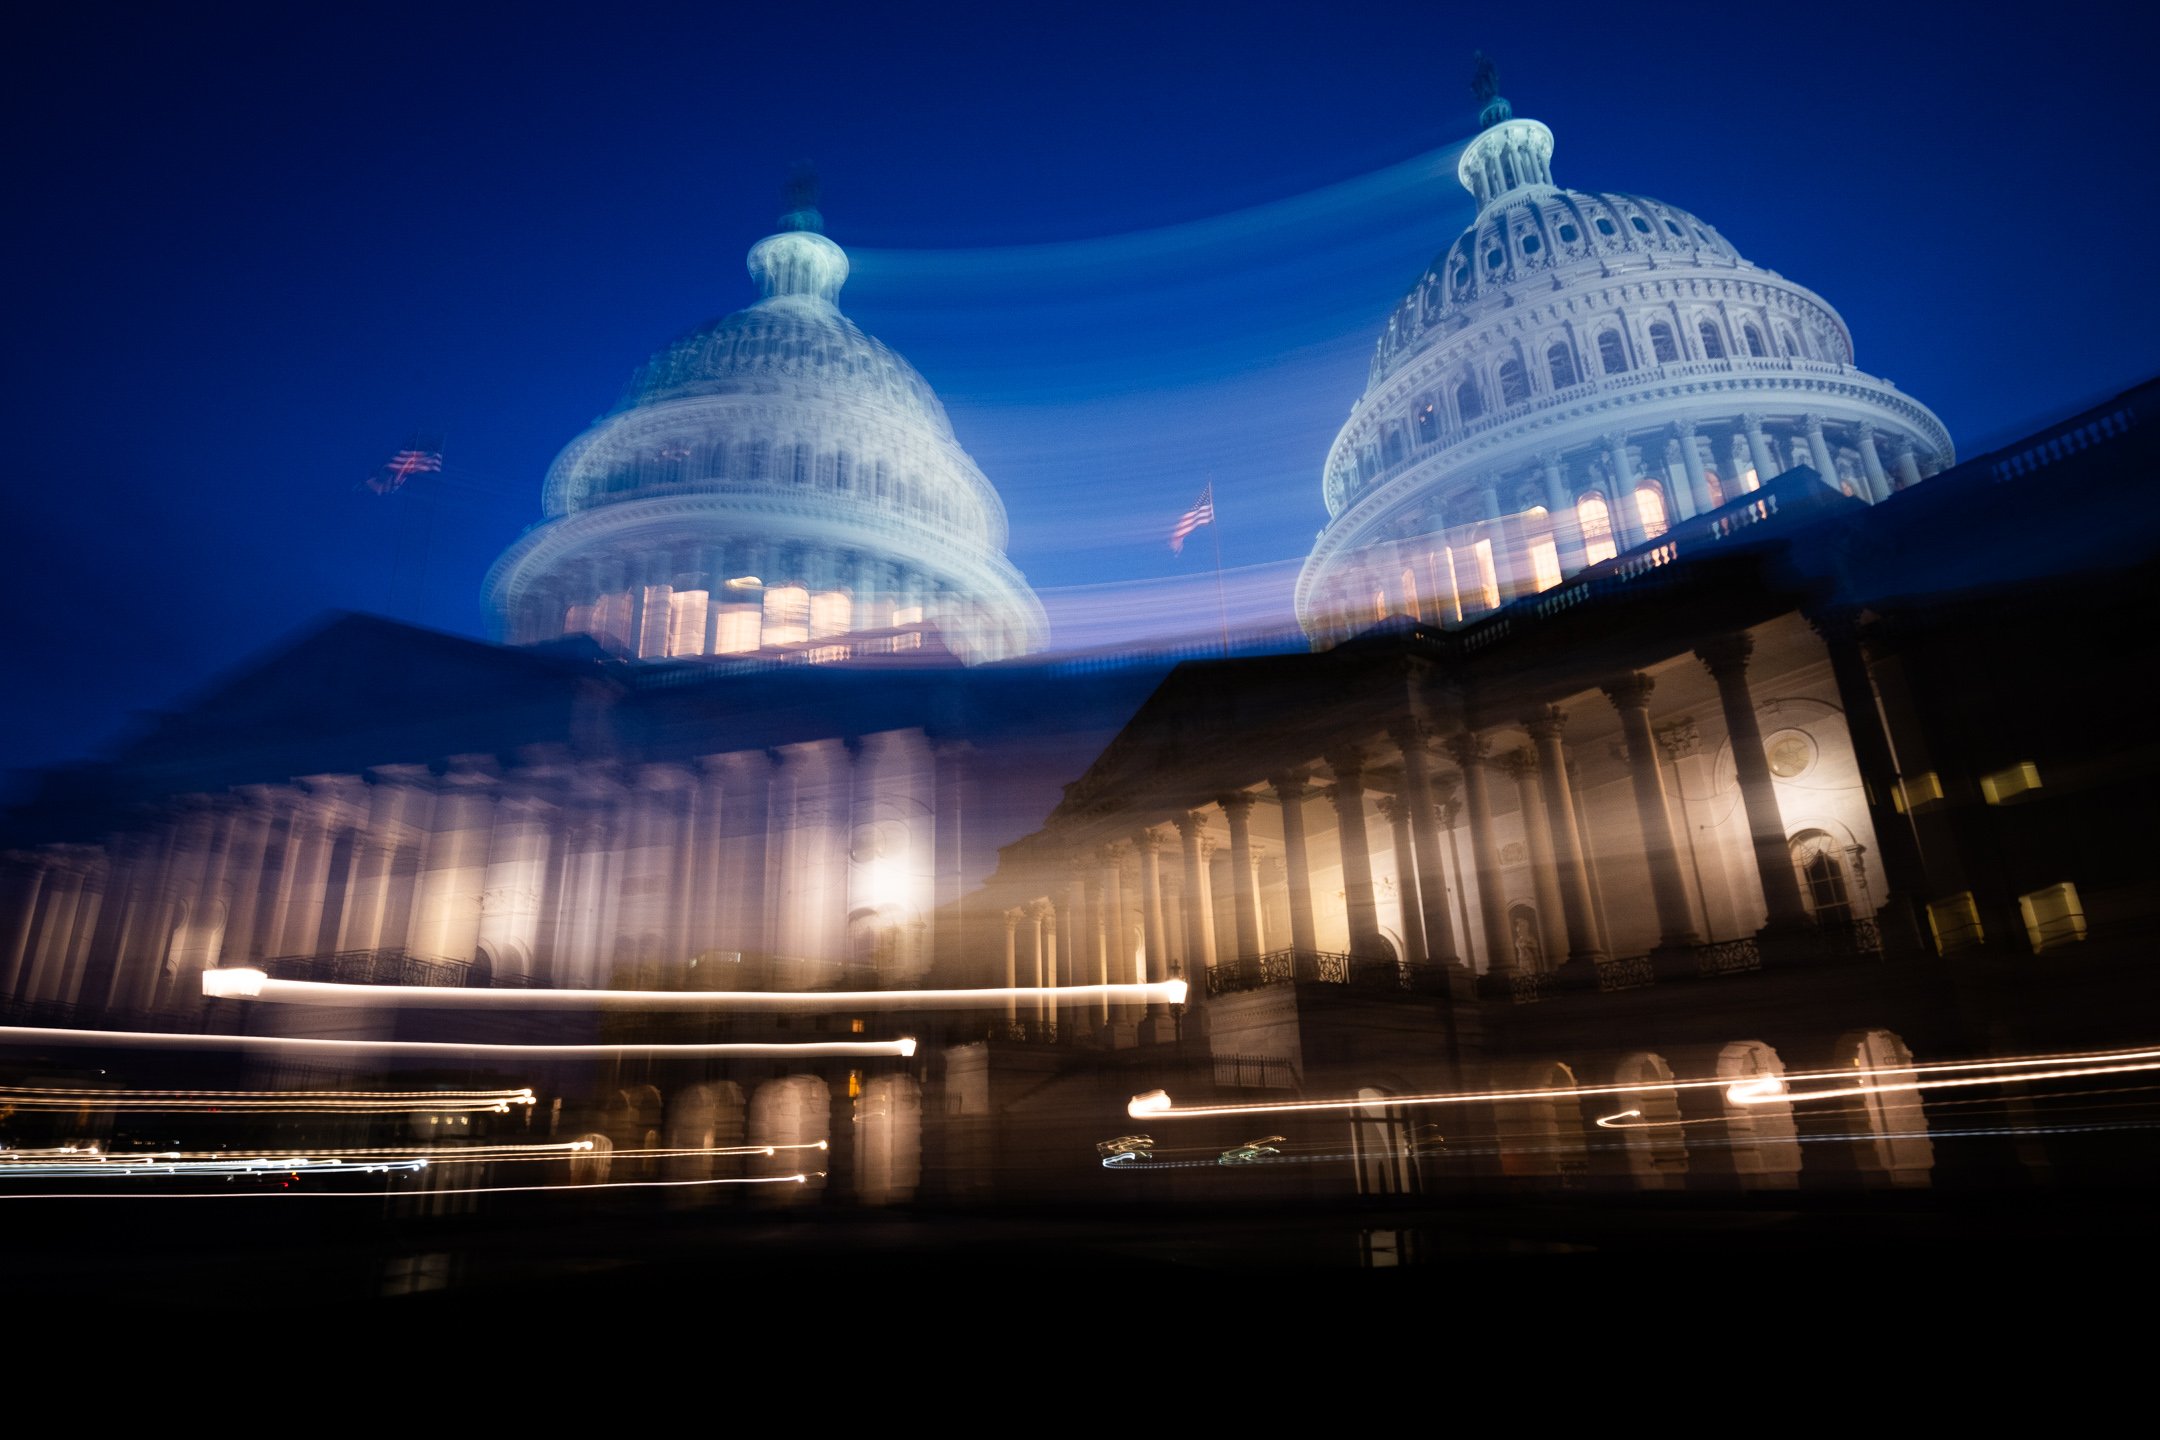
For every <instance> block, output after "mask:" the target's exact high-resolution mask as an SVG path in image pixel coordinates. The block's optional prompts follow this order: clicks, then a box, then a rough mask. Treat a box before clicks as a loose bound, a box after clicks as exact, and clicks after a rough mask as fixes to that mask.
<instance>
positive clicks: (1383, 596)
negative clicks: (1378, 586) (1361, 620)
mask: <svg viewBox="0 0 2160 1440" xmlns="http://www.w3.org/2000/svg"><path fill="white" fill-rule="evenodd" d="M1372 618H1373V619H1375V620H1385V619H1387V592H1386V591H1384V590H1375V591H1373V592H1372Z"/></svg>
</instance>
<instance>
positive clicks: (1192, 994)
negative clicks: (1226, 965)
mask: <svg viewBox="0 0 2160 1440" xmlns="http://www.w3.org/2000/svg"><path fill="white" fill-rule="evenodd" d="M1176 824H1177V832H1178V841H1179V846H1180V849H1181V850H1182V852H1183V859H1184V861H1185V903H1184V905H1183V906H1182V909H1183V910H1184V914H1185V956H1186V959H1185V986H1186V992H1185V1003H1186V1004H1188V1005H1190V1004H1194V1003H1196V1002H1197V1001H1199V1000H1201V999H1203V998H1205V996H1206V994H1207V978H1208V977H1207V971H1208V970H1209V968H1210V967H1211V966H1212V965H1213V963H1214V957H1213V956H1211V955H1209V954H1208V945H1207V911H1208V886H1207V871H1206V866H1205V864H1204V862H1203V861H1202V859H1201V855H1200V842H1201V840H1202V839H1203V838H1205V835H1206V832H1207V822H1206V821H1205V820H1203V819H1202V818H1201V817H1200V816H1198V815H1195V814H1193V813H1192V812H1191V811H1187V812H1186V813H1184V814H1182V815H1180V816H1178V817H1177V821H1176Z"/></svg>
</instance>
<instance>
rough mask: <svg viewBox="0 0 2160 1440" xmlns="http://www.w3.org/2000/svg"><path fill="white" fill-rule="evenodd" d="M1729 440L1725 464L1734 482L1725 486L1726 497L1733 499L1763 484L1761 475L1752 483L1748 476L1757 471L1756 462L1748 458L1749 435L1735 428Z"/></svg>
mask: <svg viewBox="0 0 2160 1440" xmlns="http://www.w3.org/2000/svg"><path fill="white" fill-rule="evenodd" d="M1729 441H1730V443H1728V444H1727V445H1726V447H1725V464H1726V465H1727V466H1728V467H1729V469H1730V472H1731V475H1732V483H1731V484H1730V485H1727V486H1726V487H1725V498H1726V499H1727V500H1731V499H1733V498H1734V497H1735V496H1738V495H1744V494H1746V493H1747V492H1748V491H1750V490H1753V489H1755V488H1756V486H1758V485H1760V484H1762V477H1761V476H1760V475H1756V476H1755V480H1754V482H1753V483H1752V484H1751V483H1749V481H1748V476H1749V475H1751V474H1754V472H1755V464H1754V462H1753V461H1752V460H1750V459H1749V458H1748V443H1747V436H1746V435H1745V434H1743V433H1742V432H1740V431H1738V430H1735V431H1733V433H1732V435H1731V436H1730V437H1729Z"/></svg>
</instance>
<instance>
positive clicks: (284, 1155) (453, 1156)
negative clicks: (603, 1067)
mask: <svg viewBox="0 0 2160 1440" xmlns="http://www.w3.org/2000/svg"><path fill="white" fill-rule="evenodd" d="M593 1148H594V1146H593V1143H592V1142H591V1141H590V1140H570V1141H564V1142H559V1143H544V1144H533V1145H460V1146H453V1147H438V1146H421V1147H412V1146H407V1147H396V1146H368V1147H339V1148H333V1149H296V1150H205V1151H183V1150H155V1151H140V1152H121V1153H113V1152H110V1151H104V1150H101V1149H99V1147H97V1146H96V1145H55V1146H48V1147H44V1148H42V1149H36V1150H0V1176H10V1177H12V1176H31V1177H34V1178H35V1177H43V1178H51V1177H56V1176H69V1177H75V1178H81V1177H84V1176H97V1177H99V1178H118V1177H127V1176H138V1175H269V1174H276V1173H278V1172H280V1171H290V1172H294V1176H295V1178H298V1174H299V1172H302V1171H304V1172H306V1173H307V1174H309V1175H321V1174H330V1173H336V1172H341V1171H342V1172H354V1171H357V1172H360V1173H363V1174H365V1173H382V1172H387V1171H391V1170H424V1169H427V1168H429V1167H431V1166H443V1165H485V1164H495V1163H499V1162H503V1161H519V1160H561V1159H568V1158H571V1157H574V1156H576V1155H579V1154H583V1153H585V1152H588V1151H591V1150H592V1149H593ZM826 1148H827V1142H825V1141H823V1140H813V1141H804V1142H800V1143H791V1144H772V1145H715V1146H705V1147H696V1148H680V1149H664V1148H654V1149H649V1150H618V1151H614V1152H611V1154H610V1157H609V1158H611V1159H617V1160H653V1159H675V1158H680V1157H685V1156H698V1157H705V1156H715V1157H717V1156H723V1155H764V1156H776V1155H777V1154H778V1153H779V1152H780V1151H782V1150H824V1149H826Z"/></svg>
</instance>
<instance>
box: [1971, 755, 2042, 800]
mask: <svg viewBox="0 0 2160 1440" xmlns="http://www.w3.org/2000/svg"><path fill="white" fill-rule="evenodd" d="M2039 788H2040V767H2039V766H2037V765H2035V764H2033V763H2032V761H2030V760H2023V761H2020V762H2019V763H2017V764H2015V765H2012V766H2011V767H2010V768H2009V769H2007V770H1997V771H1996V772H1995V773H1994V774H1992V775H1983V776H1981V777H1980V793H1981V794H1982V795H1983V796H1985V797H1986V798H1987V803H1988V804H1990V805H2007V804H2009V803H2010V802H2011V801H2013V800H2016V799H2019V798H2020V797H2022V796H2024V795H2026V794H2028V793H2029V792H2031V791H2034V790H2038V789H2039Z"/></svg>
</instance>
